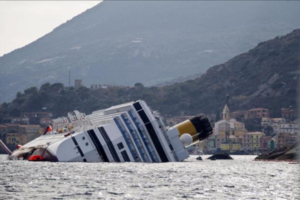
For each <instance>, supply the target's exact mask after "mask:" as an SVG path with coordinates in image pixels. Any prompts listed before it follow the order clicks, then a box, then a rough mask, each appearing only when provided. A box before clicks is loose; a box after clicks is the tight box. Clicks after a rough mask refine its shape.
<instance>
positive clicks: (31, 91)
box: [24, 87, 38, 95]
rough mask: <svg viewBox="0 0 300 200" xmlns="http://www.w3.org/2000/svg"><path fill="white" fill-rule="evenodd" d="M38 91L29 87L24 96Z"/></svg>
mask: <svg viewBox="0 0 300 200" xmlns="http://www.w3.org/2000/svg"><path fill="white" fill-rule="evenodd" d="M37 91H38V89H37V88H36V87H30V88H28V89H26V90H25V91H24V93H25V94H26V95H28V94H35V93H37Z"/></svg>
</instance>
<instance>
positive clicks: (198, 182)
mask: <svg viewBox="0 0 300 200" xmlns="http://www.w3.org/2000/svg"><path fill="white" fill-rule="evenodd" d="M232 157H233V158H234V160H223V161H221V160H217V161H210V160H204V161H197V160H196V156H191V157H190V158H189V159H188V160H186V161H185V162H180V163H157V164H153V163H152V164H145V163H50V162H28V161H8V160H6V156H5V155H0V199H43V200H46V199H183V198H184V199H300V198H298V197H299V179H298V178H299V176H298V175H299V165H297V164H289V163H287V162H263V161H253V159H254V158H255V156H232ZM203 158H207V156H203Z"/></svg>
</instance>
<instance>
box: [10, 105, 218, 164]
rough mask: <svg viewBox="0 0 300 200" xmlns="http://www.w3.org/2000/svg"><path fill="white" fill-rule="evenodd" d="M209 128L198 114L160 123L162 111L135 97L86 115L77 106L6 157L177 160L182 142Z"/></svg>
mask: <svg viewBox="0 0 300 200" xmlns="http://www.w3.org/2000/svg"><path fill="white" fill-rule="evenodd" d="M211 134H212V127H211V125H210V123H209V120H208V119H207V117H205V116H204V115H198V116H195V117H192V118H191V119H189V120H186V121H184V122H182V123H179V124H177V125H175V126H173V127H170V128H168V129H167V128H166V126H165V125H164V122H163V118H162V116H161V115H160V114H159V113H158V112H157V111H152V110H151V109H150V108H149V107H148V105H147V104H146V102H145V101H142V100H138V101H134V102H129V103H125V104H121V105H116V106H112V107H110V108H107V109H103V110H98V111H95V112H93V113H92V114H90V115H85V114H84V113H80V112H78V111H74V112H71V113H68V117H61V118H58V119H55V120H53V129H52V128H51V127H48V128H47V129H46V131H45V133H44V135H41V136H40V137H38V138H36V139H34V140H32V141H30V142H29V143H27V144H25V145H23V146H19V147H18V149H16V150H15V151H13V152H12V153H11V155H9V156H8V159H10V160H29V161H52V162H147V163H151V162H179V161H183V160H184V159H186V158H188V157H189V153H188V151H187V149H186V148H187V147H189V146H191V145H193V144H196V143H198V142H199V141H201V140H204V139H206V138H207V137H209V136H210V135H211Z"/></svg>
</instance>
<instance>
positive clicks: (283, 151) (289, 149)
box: [255, 144, 299, 161]
mask: <svg viewBox="0 0 300 200" xmlns="http://www.w3.org/2000/svg"><path fill="white" fill-rule="evenodd" d="M298 148H299V147H298V144H294V145H291V146H285V147H281V148H278V149H275V150H273V151H271V152H269V153H266V154H262V155H259V156H257V157H256V158H255V160H270V161H271V160H274V161H299V157H298V154H297V152H299V149H298Z"/></svg>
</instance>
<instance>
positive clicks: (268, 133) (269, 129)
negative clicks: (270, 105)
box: [264, 126, 274, 136]
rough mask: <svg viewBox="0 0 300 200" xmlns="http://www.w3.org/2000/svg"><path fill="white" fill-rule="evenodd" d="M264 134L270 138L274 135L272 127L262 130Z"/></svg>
mask: <svg viewBox="0 0 300 200" xmlns="http://www.w3.org/2000/svg"><path fill="white" fill-rule="evenodd" d="M264 133H265V134H266V135H267V136H272V135H273V133H274V130H273V127H272V126H267V127H266V128H264Z"/></svg>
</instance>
